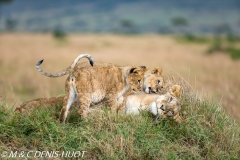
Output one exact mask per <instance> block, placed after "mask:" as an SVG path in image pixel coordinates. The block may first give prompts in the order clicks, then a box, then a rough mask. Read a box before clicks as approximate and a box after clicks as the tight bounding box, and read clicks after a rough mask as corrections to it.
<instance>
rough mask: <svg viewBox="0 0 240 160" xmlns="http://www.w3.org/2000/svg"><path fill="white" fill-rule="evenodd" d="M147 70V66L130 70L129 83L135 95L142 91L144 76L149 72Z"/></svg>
mask: <svg viewBox="0 0 240 160" xmlns="http://www.w3.org/2000/svg"><path fill="white" fill-rule="evenodd" d="M147 70H148V68H146V67H145V66H141V67H134V68H132V69H131V70H130V74H129V76H128V81H129V84H130V86H131V89H132V91H133V92H134V93H135V92H138V91H142V89H143V82H144V74H145V73H146V72H147Z"/></svg>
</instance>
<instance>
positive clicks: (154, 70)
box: [151, 67, 163, 76]
mask: <svg viewBox="0 0 240 160" xmlns="http://www.w3.org/2000/svg"><path fill="white" fill-rule="evenodd" d="M162 72H163V71H162V68H160V67H156V68H154V69H153V70H152V72H151V73H152V74H156V75H158V76H161V75H162Z"/></svg>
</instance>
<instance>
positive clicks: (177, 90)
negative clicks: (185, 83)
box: [169, 85, 182, 97]
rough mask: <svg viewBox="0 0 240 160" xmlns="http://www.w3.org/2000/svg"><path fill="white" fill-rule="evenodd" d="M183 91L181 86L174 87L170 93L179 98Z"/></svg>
mask: <svg viewBox="0 0 240 160" xmlns="http://www.w3.org/2000/svg"><path fill="white" fill-rule="evenodd" d="M181 90H182V87H181V86H179V85H173V86H172V87H171V88H170V89H169V93H170V94H171V95H172V96H174V97H179V96H180V94H181Z"/></svg>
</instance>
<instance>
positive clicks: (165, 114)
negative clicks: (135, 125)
mask: <svg viewBox="0 0 240 160" xmlns="http://www.w3.org/2000/svg"><path fill="white" fill-rule="evenodd" d="M180 93H181V87H180V86H179V85H173V86H172V87H171V88H170V89H169V91H168V93H166V94H163V95H157V94H145V93H142V92H141V93H137V94H132V95H129V96H128V97H127V100H126V110H125V111H126V114H139V113H140V111H141V110H149V111H150V112H151V113H152V114H153V115H154V116H156V117H159V118H170V117H172V118H173V119H174V120H175V121H176V122H178V123H182V118H181V117H180V115H179V112H180V110H181V105H180V102H179V100H178V97H179V96H180Z"/></svg>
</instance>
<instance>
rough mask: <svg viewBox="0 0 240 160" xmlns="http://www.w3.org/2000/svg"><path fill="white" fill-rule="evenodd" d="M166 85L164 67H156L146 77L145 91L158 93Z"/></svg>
mask: <svg viewBox="0 0 240 160" xmlns="http://www.w3.org/2000/svg"><path fill="white" fill-rule="evenodd" d="M163 87H164V82H163V77H162V69H161V68H159V67H156V68H154V69H153V70H152V72H149V73H146V74H145V77H144V86H143V89H144V92H145V93H158V92H159V91H160V90H161V89H162V88H163Z"/></svg>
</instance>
